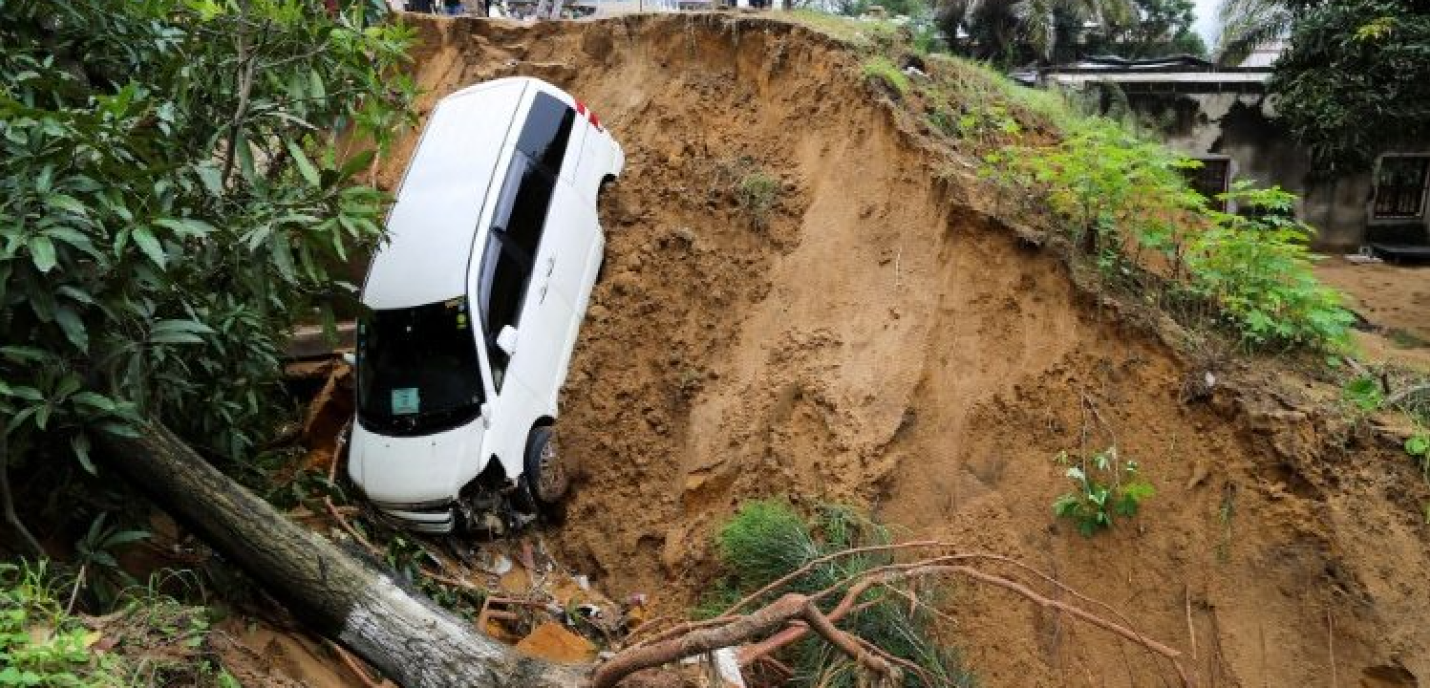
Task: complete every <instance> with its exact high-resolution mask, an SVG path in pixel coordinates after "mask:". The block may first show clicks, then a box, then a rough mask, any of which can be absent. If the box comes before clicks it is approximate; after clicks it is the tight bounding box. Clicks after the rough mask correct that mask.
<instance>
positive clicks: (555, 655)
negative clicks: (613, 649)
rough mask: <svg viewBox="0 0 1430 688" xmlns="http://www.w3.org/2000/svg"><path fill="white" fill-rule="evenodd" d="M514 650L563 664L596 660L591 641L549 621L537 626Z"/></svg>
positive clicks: (594, 648)
mask: <svg viewBox="0 0 1430 688" xmlns="http://www.w3.org/2000/svg"><path fill="white" fill-rule="evenodd" d="M516 649H518V650H520V651H522V652H524V653H526V654H527V655H530V656H532V657H539V658H541V659H546V660H550V661H553V662H561V663H563V664H582V663H585V662H589V661H591V660H593V659H595V658H596V646H595V645H592V644H591V641H589V640H586V639H585V638H582V637H581V636H579V635H576V634H575V633H572V632H571V631H568V630H566V629H565V628H563V627H562V626H561V625H560V624H557V623H553V622H550V621H548V622H546V623H543V624H541V625H540V626H537V627H536V630H534V631H532V632H531V635H528V636H526V637H525V638H522V639H521V642H519V643H517V644H516Z"/></svg>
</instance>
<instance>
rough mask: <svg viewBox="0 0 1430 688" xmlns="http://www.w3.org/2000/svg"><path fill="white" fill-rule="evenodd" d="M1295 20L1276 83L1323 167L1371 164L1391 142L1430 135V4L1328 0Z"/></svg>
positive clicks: (1286, 119) (1281, 108) (1284, 113)
mask: <svg viewBox="0 0 1430 688" xmlns="http://www.w3.org/2000/svg"><path fill="white" fill-rule="evenodd" d="M1293 27H1294V28H1293V30H1292V34H1291V39H1290V46H1289V47H1288V48H1287V49H1286V52H1284V53H1282V55H1281V57H1280V59H1278V60H1277V62H1276V65H1275V72H1274V74H1273V75H1272V79H1271V83H1270V91H1271V92H1272V93H1274V94H1276V95H1277V96H1278V99H1277V105H1276V109H1277V117H1278V119H1279V120H1280V121H1281V122H1282V123H1284V124H1285V126H1286V127H1287V128H1288V129H1290V131H1291V135H1292V136H1293V137H1294V138H1295V139H1296V140H1298V141H1301V142H1302V143H1303V144H1305V145H1306V146H1308V147H1309V148H1310V150H1311V153H1312V155H1313V157H1314V158H1315V160H1316V162H1317V166H1318V168H1319V169H1320V170H1321V171H1322V172H1323V173H1325V174H1328V175H1335V174H1339V173H1345V172H1352V171H1358V170H1364V169H1367V168H1369V166H1370V164H1371V162H1372V161H1373V160H1374V159H1375V156H1376V155H1377V154H1379V153H1380V152H1382V151H1384V150H1386V149H1387V148H1390V147H1393V146H1395V145H1397V144H1402V143H1407V142H1417V143H1418V142H1423V140H1424V139H1425V138H1426V137H1430V6H1427V5H1426V4H1425V3H1423V2H1418V1H1415V0H1347V1H1345V2H1326V3H1323V4H1318V5H1316V6H1313V7H1310V8H1309V9H1306V10H1305V11H1303V12H1301V13H1300V14H1298V15H1297V16H1296V18H1295V22H1294V25H1293Z"/></svg>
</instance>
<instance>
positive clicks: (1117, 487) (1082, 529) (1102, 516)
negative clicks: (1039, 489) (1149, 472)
mask: <svg viewBox="0 0 1430 688" xmlns="http://www.w3.org/2000/svg"><path fill="white" fill-rule="evenodd" d="M1056 461H1057V462H1058V464H1060V465H1064V466H1069V464H1071V463H1072V459H1071V458H1070V457H1069V456H1068V454H1067V452H1062V453H1060V454H1058V456H1057V458H1056ZM1067 477H1068V479H1069V480H1071V481H1073V485H1074V490H1073V491H1072V492H1067V493H1064V494H1063V495H1062V496H1060V497H1058V498H1057V501H1055V502H1053V513H1054V514H1056V515H1057V517H1058V518H1065V519H1068V520H1070V521H1072V522H1074V523H1076V524H1077V529H1078V532H1079V533H1082V534H1083V536H1085V537H1092V536H1093V535H1095V534H1097V532H1098V531H1101V530H1106V529H1108V528H1111V527H1112V523H1113V521H1114V520H1115V519H1116V518H1117V517H1119V516H1121V517H1124V518H1131V517H1133V516H1136V515H1137V512H1138V511H1139V510H1140V509H1141V507H1142V502H1144V501H1146V500H1147V499H1148V498H1150V497H1152V496H1153V495H1155V494H1156V493H1157V491H1156V489H1155V488H1153V487H1152V483H1149V482H1147V481H1146V480H1145V479H1143V478H1142V476H1141V474H1140V473H1139V471H1138V466H1137V462H1136V461H1132V460H1127V461H1123V460H1122V459H1121V458H1120V457H1119V456H1118V454H1117V447H1109V448H1107V450H1105V451H1100V452H1098V453H1096V454H1093V455H1092V457H1091V458H1087V459H1083V460H1080V461H1078V462H1077V465H1072V466H1069V468H1068V469H1067Z"/></svg>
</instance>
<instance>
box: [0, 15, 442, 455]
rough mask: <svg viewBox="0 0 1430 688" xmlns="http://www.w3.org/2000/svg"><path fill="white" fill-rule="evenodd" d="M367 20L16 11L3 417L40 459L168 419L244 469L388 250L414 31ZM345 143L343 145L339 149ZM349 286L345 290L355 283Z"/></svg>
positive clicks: (3, 235) (1, 86) (3, 187)
mask: <svg viewBox="0 0 1430 688" xmlns="http://www.w3.org/2000/svg"><path fill="white" fill-rule="evenodd" d="M367 5H368V3H357V4H352V5H350V9H349V10H346V11H343V12H341V13H336V14H330V13H329V12H328V11H327V10H325V9H324V4H323V3H319V2H316V1H310V0H272V1H270V2H254V3H248V2H244V3H220V2H214V1H213V0H201V1H198V2H191V1H188V0H146V1H144V2H121V3H114V2H108V1H106V0H74V1H73V2H64V3H54V2H44V1H41V0H0V7H3V13H4V16H5V20H4V21H3V22H0V44H3V45H4V46H5V50H4V51H3V52H0V331H4V332H5V333H6V337H5V341H4V346H3V347H0V416H3V417H5V418H7V419H9V423H8V425H7V427H6V428H5V437H4V438H0V441H8V442H9V444H10V446H11V447H12V448H13V449H14V451H13V452H12V454H14V455H19V456H22V457H23V456H24V455H26V454H28V453H31V450H32V449H33V447H34V445H36V444H38V443H39V442H41V441H42V438H43V441H47V442H48V441H53V440H54V439H58V440H59V441H60V442H61V443H64V442H66V441H67V442H68V443H69V445H70V448H71V449H72V451H73V452H74V454H75V455H77V456H78V458H79V460H80V461H81V462H83V463H84V464H85V465H86V467H87V466H88V449H89V442H90V440H89V435H88V433H90V432H93V431H105V432H118V433H129V432H132V429H131V428H132V424H133V422H134V421H135V420H137V419H138V418H139V417H141V416H145V417H152V418H159V419H163V420H164V421H166V422H168V423H170V424H171V425H173V426H174V427H175V429H176V430H178V431H180V432H181V433H182V434H183V435H185V436H186V437H187V438H188V439H189V440H190V441H193V442H195V443H196V444H197V445H198V446H200V447H202V448H204V449H206V450H207V451H208V452H210V453H212V454H215V455H221V456H227V457H238V456H242V455H244V454H245V453H246V452H247V451H248V450H249V449H251V448H252V447H253V446H254V445H255V444H256V443H257V442H258V441H259V440H260V439H261V437H262V435H263V433H264V431H265V429H266V428H267V427H268V426H270V425H271V423H272V422H273V421H275V420H276V419H277V416H278V415H280V414H282V413H283V412H285V410H286V409H285V408H284V406H283V405H282V404H281V403H278V402H277V400H276V392H277V391H278V386H277V382H278V380H277V377H278V373H279V365H278V362H279V354H280V352H281V350H282V348H283V345H284V339H285V337H286V336H287V333H288V332H289V331H291V328H292V326H293V325H294V324H295V322H297V321H299V320H304V319H310V318H313V317H314V316H315V314H317V315H319V316H320V317H322V318H323V319H324V320H325V321H327V322H331V320H332V318H331V312H332V308H333V306H334V305H335V303H337V302H339V301H341V300H344V299H350V298H351V297H352V295H353V292H354V289H353V288H352V286H351V285H344V284H342V283H341V282H336V283H335V282H334V280H333V279H332V277H331V276H330V272H329V271H330V269H331V268H333V267H334V266H336V265H339V264H341V263H342V262H344V261H345V260H346V258H347V256H348V255H349V254H350V253H351V252H352V251H353V250H355V249H358V248H360V247H364V246H372V245H374V244H375V242H376V241H377V239H378V237H379V236H380V228H379V227H378V222H379V220H380V218H381V212H382V210H383V205H384V200H383V197H382V195H381V194H380V193H379V192H378V191H377V190H375V189H373V188H370V187H368V186H365V185H363V184H362V183H361V182H360V180H359V173H361V172H364V171H365V170H366V168H367V167H368V163H369V162H370V161H371V160H372V159H373V158H372V155H373V153H374V152H375V151H369V152H367V153H364V154H358V155H354V156H353V157H351V158H349V159H347V160H343V159H342V158H341V156H339V154H338V148H337V146H338V143H339V141H340V138H341V140H343V141H351V142H357V141H365V142H370V143H371V144H373V146H374V147H375V148H378V149H380V148H381V147H382V146H384V145H386V143H387V142H388V141H389V139H390V137H392V136H393V135H394V134H395V132H396V130H398V129H400V125H401V124H402V123H403V122H404V121H405V120H406V118H407V117H408V116H409V115H408V114H407V112H406V105H407V103H408V101H409V99H410V98H411V96H412V94H413V92H414V88H413V85H412V82H411V80H410V79H409V78H408V77H405V76H402V75H400V74H397V73H394V72H395V70H394V69H393V68H394V66H396V65H398V64H399V63H400V62H401V61H402V60H404V59H406V57H405V50H406V47H407V46H408V45H409V44H410V42H411V40H412V35H413V34H412V32H411V31H409V30H407V29H405V28H402V27H400V26H395V25H379V24H372V23H371V22H370V21H369V20H370V17H368V16H366V15H365V14H364V12H365V11H366V7H367ZM339 132H343V137H339V135H338V134H339ZM335 285H336V286H335Z"/></svg>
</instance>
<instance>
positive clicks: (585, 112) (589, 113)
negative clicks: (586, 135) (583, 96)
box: [576, 100, 605, 131]
mask: <svg viewBox="0 0 1430 688" xmlns="http://www.w3.org/2000/svg"><path fill="white" fill-rule="evenodd" d="M576 114H578V115H581V116H582V117H585V118H586V121H587V122H590V123H591V126H593V127H595V128H597V129H601V118H600V117H597V116H596V112H595V111H594V110H590V109H588V108H587V107H586V104H585V103H583V102H581V101H579V100H578V101H576ZM602 131H605V130H604V129H602Z"/></svg>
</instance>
